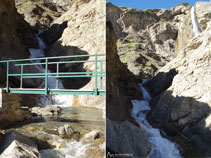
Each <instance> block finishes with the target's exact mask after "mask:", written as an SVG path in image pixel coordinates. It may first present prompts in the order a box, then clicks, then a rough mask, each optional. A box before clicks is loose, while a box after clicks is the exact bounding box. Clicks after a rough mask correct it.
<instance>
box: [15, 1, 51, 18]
mask: <svg viewBox="0 0 211 158" xmlns="http://www.w3.org/2000/svg"><path fill="white" fill-rule="evenodd" d="M36 5H37V6H38V7H40V8H41V9H43V10H44V12H43V15H42V16H47V15H49V16H50V17H52V18H53V17H54V14H53V11H52V10H50V9H49V8H47V7H45V6H44V5H42V3H37V2H33V1H24V2H22V3H19V4H17V10H18V12H19V13H20V14H24V12H25V10H26V9H27V8H29V7H30V6H36Z"/></svg>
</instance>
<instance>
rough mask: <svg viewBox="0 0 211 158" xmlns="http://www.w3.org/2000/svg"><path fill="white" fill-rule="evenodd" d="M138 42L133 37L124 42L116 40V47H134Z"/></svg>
mask: <svg viewBox="0 0 211 158" xmlns="http://www.w3.org/2000/svg"><path fill="white" fill-rule="evenodd" d="M137 44H138V42H137V41H135V40H133V39H129V40H128V42H126V43H121V42H119V41H118V42H117V46H118V47H131V48H135V46H136V45H137Z"/></svg>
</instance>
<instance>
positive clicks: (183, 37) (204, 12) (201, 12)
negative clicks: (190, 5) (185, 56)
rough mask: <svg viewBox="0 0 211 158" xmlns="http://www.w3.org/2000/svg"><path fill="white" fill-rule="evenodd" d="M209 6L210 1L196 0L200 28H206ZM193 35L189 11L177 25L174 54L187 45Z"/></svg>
mask: <svg viewBox="0 0 211 158" xmlns="http://www.w3.org/2000/svg"><path fill="white" fill-rule="evenodd" d="M210 7H211V3H210V2H197V3H196V4H195V8H196V17H197V21H198V22H199V27H200V28H201V29H202V30H205V29H206V28H207V23H208V22H209V21H210V17H211V13H210V11H209V8H210ZM193 37H194V33H193V25H192V22H191V13H190V12H189V13H188V14H187V16H186V17H185V18H184V22H183V23H181V25H180V27H179V33H178V38H177V41H176V46H175V47H176V48H175V56H177V55H178V53H179V52H180V51H181V50H182V49H184V48H185V47H186V46H187V44H188V43H189V42H190V41H191V39H192V38H193Z"/></svg>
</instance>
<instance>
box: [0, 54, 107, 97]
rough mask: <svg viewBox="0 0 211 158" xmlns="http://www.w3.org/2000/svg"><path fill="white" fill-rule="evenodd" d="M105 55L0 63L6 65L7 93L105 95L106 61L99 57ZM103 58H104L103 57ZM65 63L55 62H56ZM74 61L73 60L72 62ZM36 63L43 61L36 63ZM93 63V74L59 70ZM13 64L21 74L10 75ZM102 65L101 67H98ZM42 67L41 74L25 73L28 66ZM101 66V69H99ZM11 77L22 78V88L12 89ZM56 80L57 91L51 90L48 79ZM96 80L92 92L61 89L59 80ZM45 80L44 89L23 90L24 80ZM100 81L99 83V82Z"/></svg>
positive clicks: (43, 58)
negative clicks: (53, 66) (51, 69)
mask: <svg viewBox="0 0 211 158" xmlns="http://www.w3.org/2000/svg"><path fill="white" fill-rule="evenodd" d="M99 56H103V57H105V54H94V55H72V56H58V57H42V58H31V59H18V60H3V61H0V63H6V67H7V70H6V88H5V90H6V92H7V93H23V94H46V95H47V94H71V95H95V96H97V95H105V92H106V91H105V90H104V89H103V81H104V80H103V78H104V77H105V70H103V64H104V63H105V59H104V60H102V59H101V60H99V59H98V57H99ZM74 58H77V59H78V58H89V60H73V59H74ZM101 58H102V57H101ZM59 59H60V60H61V59H62V60H64V59H65V61H55V60H59ZM71 59H72V60H71ZM34 61H42V62H38V63H34ZM87 62H92V63H94V66H95V68H94V71H93V72H60V71H59V68H60V65H62V64H82V63H87ZM11 63H14V64H13V65H14V66H16V67H20V73H10V67H11ZM98 64H100V65H98ZM38 65H42V66H43V68H44V69H45V71H44V72H41V73H24V69H26V68H27V66H38ZM49 65H55V66H56V72H50V71H49ZM98 66H99V68H98ZM10 77H20V88H11V87H10V85H9V84H10V82H9V79H10ZM51 77H53V78H56V85H55V89H50V88H49V87H48V79H49V78H51ZM73 77H76V78H82V77H86V78H94V79H95V84H94V87H93V89H92V90H75V89H59V79H60V78H73ZM35 78H43V79H44V81H45V86H44V88H43V89H39V88H23V79H35ZM98 79H99V82H98Z"/></svg>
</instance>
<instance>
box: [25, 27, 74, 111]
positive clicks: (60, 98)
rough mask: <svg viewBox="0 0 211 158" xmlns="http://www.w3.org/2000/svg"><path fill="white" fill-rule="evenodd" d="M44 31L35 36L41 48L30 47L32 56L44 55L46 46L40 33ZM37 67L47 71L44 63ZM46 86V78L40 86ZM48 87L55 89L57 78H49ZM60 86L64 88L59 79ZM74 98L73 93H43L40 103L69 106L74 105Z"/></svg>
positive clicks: (37, 61) (36, 61) (43, 104)
mask: <svg viewBox="0 0 211 158" xmlns="http://www.w3.org/2000/svg"><path fill="white" fill-rule="evenodd" d="M42 33H43V31H41V30H40V31H39V34H36V35H35V37H36V38H37V40H38V42H39V49H34V48H31V49H29V52H30V58H39V57H44V56H45V55H44V50H45V48H46V46H45V43H44V42H43V41H42V39H41V38H40V37H39V35H40V34H42ZM33 62H35V63H40V62H41V61H39V60H34V61H33ZM36 67H37V68H38V69H39V70H40V71H41V72H42V73H44V72H45V68H44V67H43V66H42V65H36ZM48 72H49V73H50V70H48ZM44 86H45V80H43V82H42V83H41V84H40V86H39V88H44ZM48 87H49V88H51V89H55V88H56V78H52V77H50V78H48ZM59 88H60V89H64V86H63V83H62V81H61V80H59ZM72 99H73V96H72V95H47V96H44V95H42V96H41V98H40V104H41V105H42V106H46V105H59V106H62V107H68V106H72Z"/></svg>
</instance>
